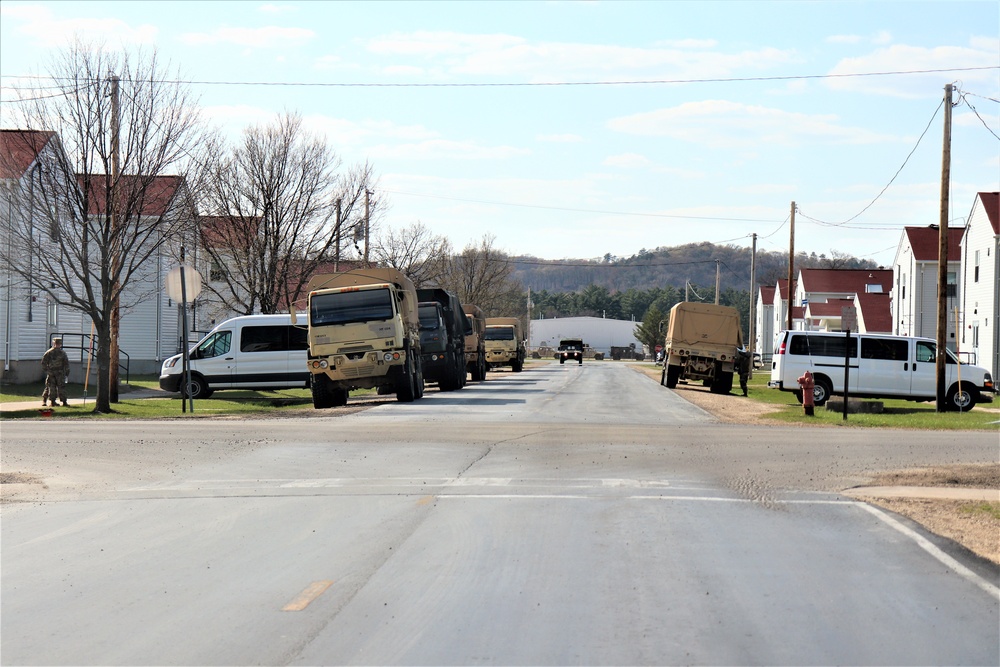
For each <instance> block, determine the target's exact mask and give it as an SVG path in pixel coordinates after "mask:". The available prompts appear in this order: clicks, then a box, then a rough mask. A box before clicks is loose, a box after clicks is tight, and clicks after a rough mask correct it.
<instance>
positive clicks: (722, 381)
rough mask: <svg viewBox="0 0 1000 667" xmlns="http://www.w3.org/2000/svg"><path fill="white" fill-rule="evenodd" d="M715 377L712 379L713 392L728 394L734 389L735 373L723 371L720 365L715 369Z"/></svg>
mask: <svg viewBox="0 0 1000 667" xmlns="http://www.w3.org/2000/svg"><path fill="white" fill-rule="evenodd" d="M715 372H716V375H715V379H714V380H713V381H712V389H711V392H712V393H713V394H728V393H729V392H731V391H732V390H733V374H732V373H722V372H720V371H719V368H718V366H717V367H716V369H715Z"/></svg>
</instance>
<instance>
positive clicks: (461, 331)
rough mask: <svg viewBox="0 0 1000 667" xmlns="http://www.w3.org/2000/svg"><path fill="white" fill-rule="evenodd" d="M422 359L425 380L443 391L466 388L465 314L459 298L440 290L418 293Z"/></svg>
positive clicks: (424, 290)
mask: <svg viewBox="0 0 1000 667" xmlns="http://www.w3.org/2000/svg"><path fill="white" fill-rule="evenodd" d="M417 299H418V301H419V306H418V307H419V311H420V355H421V356H420V358H421V360H422V362H423V371H424V380H425V381H427V382H436V383H437V385H438V388H439V389H440V390H441V391H454V390H456V389H461V388H462V387H464V386H465V379H466V373H465V311H463V310H462V304H461V302H460V301H459V300H458V297H457V296H455V295H454V294H452V293H451V292H448V291H446V290H443V289H439V288H422V289H418V290H417Z"/></svg>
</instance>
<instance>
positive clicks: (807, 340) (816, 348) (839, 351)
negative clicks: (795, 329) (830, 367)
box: [789, 334, 858, 359]
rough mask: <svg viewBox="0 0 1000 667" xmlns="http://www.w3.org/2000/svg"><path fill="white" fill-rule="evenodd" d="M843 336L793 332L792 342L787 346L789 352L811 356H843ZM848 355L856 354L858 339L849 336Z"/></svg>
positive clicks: (854, 355)
mask: <svg viewBox="0 0 1000 667" xmlns="http://www.w3.org/2000/svg"><path fill="white" fill-rule="evenodd" d="M845 342H846V341H845V336H837V335H836V334H833V335H830V334H827V335H822V334H819V335H813V334H794V335H793V336H792V344H791V345H790V346H789V354H801V355H804V356H813V357H840V358H841V359H843V358H844V343H845ZM848 350H849V353H850V356H852V357H856V356H858V339H857V338H851V339H850V344H849V345H848Z"/></svg>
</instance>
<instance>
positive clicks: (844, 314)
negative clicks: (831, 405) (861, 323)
mask: <svg viewBox="0 0 1000 667" xmlns="http://www.w3.org/2000/svg"><path fill="white" fill-rule="evenodd" d="M840 322H841V327H840V328H841V329H843V330H844V332H845V335H846V336H847V338H846V339H845V340H844V421H847V403H848V400H849V399H850V392H849V391H848V389H849V388H850V384H849V383H848V380H850V373H851V332H852V331H857V330H858V309H857V308H855V307H854V306H844V307H843V308H841V309H840ZM860 342H861V341H858V343H859V344H860Z"/></svg>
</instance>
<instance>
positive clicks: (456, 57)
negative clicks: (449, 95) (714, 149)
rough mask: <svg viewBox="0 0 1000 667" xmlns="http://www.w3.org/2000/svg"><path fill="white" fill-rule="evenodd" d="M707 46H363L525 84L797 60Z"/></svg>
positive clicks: (486, 39)
mask: <svg viewBox="0 0 1000 667" xmlns="http://www.w3.org/2000/svg"><path fill="white" fill-rule="evenodd" d="M714 45H715V43H714V42H711V41H696V42H688V41H684V42H676V43H673V44H671V45H670V46H669V47H666V48H664V47H655V48H647V47H625V46H616V45H605V44H582V43H566V42H532V41H529V40H527V39H524V38H522V37H516V36H511V35H502V34H466V33H455V32H429V31H418V32H412V33H391V34H389V35H385V36H382V37H379V38H376V39H373V40H370V41H369V42H368V44H367V48H368V50H369V51H370V52H371V53H373V54H376V55H380V56H387V57H390V56H403V57H406V58H407V59H409V60H410V61H412V59H415V58H421V59H423V60H425V61H428V62H433V63H434V66H435V71H440V72H441V73H442V74H451V75H472V76H492V77H520V78H525V79H527V80H529V81H534V82H541V81H551V80H569V81H573V80H577V81H579V80H587V79H593V78H595V77H602V78H615V77H621V78H625V77H631V78H635V77H649V78H654V77H655V78H667V76H665V75H664V73H665V72H667V73H669V75H668V76H669V78H678V79H681V78H707V77H713V76H728V75H730V74H732V73H733V72H734V71H742V70H747V69H763V68H769V67H773V66H775V65H779V64H785V63H788V62H791V61H794V60H795V59H796V56H795V54H794V53H793V52H789V51H782V50H780V49H774V48H761V49H757V50H754V51H744V52H740V53H720V52H715V51H709V50H706V49H708V48H709V47H712V46H714Z"/></svg>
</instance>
